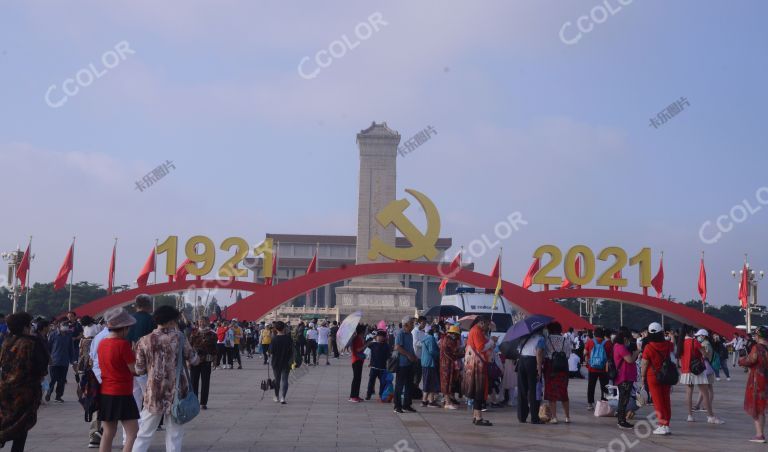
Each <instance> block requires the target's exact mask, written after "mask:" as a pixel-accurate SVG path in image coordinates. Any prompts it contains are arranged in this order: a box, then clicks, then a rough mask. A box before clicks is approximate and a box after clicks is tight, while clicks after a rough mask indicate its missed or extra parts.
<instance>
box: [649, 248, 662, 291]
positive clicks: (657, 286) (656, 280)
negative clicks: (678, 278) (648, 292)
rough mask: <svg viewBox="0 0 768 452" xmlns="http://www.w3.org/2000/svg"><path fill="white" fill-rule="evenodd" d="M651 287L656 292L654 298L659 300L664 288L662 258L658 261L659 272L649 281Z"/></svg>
mask: <svg viewBox="0 0 768 452" xmlns="http://www.w3.org/2000/svg"><path fill="white" fill-rule="evenodd" d="M651 286H653V289H654V290H655V291H656V297H657V298H661V291H662V289H663V288H664V258H663V257H662V258H661V260H660V261H659V271H658V272H657V273H656V276H654V277H653V279H652V280H651Z"/></svg>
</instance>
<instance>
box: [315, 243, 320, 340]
mask: <svg viewBox="0 0 768 452" xmlns="http://www.w3.org/2000/svg"><path fill="white" fill-rule="evenodd" d="M315 256H317V260H315V271H318V269H319V268H320V242H317V247H316V248H315ZM317 295H318V293H317V289H315V313H317V304H318V303H317V302H318V300H317ZM315 326H317V325H315Z"/></svg>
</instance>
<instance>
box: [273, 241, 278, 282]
mask: <svg viewBox="0 0 768 452" xmlns="http://www.w3.org/2000/svg"><path fill="white" fill-rule="evenodd" d="M274 262H275V265H273V266H272V285H273V286H276V285H277V266H278V265H279V264H280V241H279V240H278V241H277V249H276V250H275V260H274Z"/></svg>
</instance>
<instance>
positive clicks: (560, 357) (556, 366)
mask: <svg viewBox="0 0 768 452" xmlns="http://www.w3.org/2000/svg"><path fill="white" fill-rule="evenodd" d="M566 340H567V338H566ZM549 345H550V347H551V346H552V340H551V339H550V340H549ZM562 348H563V349H564V348H565V342H563V347H562ZM553 350H554V348H553ZM552 372H555V373H559V372H568V358H566V356H565V352H564V351H563V350H560V351H559V352H556V351H553V352H552Z"/></svg>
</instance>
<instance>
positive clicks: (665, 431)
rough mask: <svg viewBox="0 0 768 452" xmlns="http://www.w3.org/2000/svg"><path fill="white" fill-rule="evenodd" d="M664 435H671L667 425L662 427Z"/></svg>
mask: <svg viewBox="0 0 768 452" xmlns="http://www.w3.org/2000/svg"><path fill="white" fill-rule="evenodd" d="M664 434H665V435H671V434H672V430H670V429H669V426H668V425H665V426H664Z"/></svg>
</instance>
